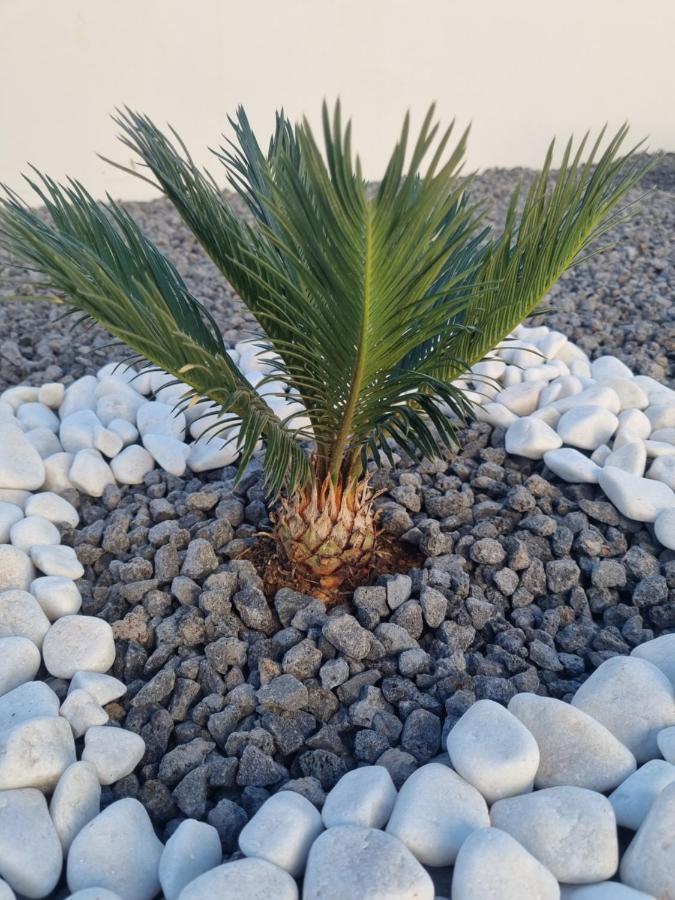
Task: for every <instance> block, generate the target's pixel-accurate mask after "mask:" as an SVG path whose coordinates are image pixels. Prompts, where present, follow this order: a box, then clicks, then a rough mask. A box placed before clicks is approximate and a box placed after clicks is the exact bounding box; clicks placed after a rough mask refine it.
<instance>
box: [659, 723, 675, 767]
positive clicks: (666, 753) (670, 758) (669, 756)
mask: <svg viewBox="0 0 675 900" xmlns="http://www.w3.org/2000/svg"><path fill="white" fill-rule="evenodd" d="M656 743H657V744H658V747H659V750H660V751H661V756H663V758H664V759H665V760H666V762H669V763H672V764H673V766H675V727H674V726H672V725H671V726H670V728H664V729H663V731H659V733H658V735H657V736H656Z"/></svg>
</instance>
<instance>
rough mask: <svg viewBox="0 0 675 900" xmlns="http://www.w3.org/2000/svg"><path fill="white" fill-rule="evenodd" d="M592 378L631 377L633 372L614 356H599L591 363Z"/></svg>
mask: <svg viewBox="0 0 675 900" xmlns="http://www.w3.org/2000/svg"><path fill="white" fill-rule="evenodd" d="M591 372H592V374H593V378H595V379H596V381H599V380H600V379H601V378H632V377H633V373H632V372H631V370H630V369H629V368H628V366H627V365H626V364H625V363H622V362H621V360H620V359H617V357H616V356H599V357H598V358H597V359H595V360H593V362H592V363H591Z"/></svg>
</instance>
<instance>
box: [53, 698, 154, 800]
mask: <svg viewBox="0 0 675 900" xmlns="http://www.w3.org/2000/svg"><path fill="white" fill-rule="evenodd" d="M83 693H86V691H83ZM69 696H71V697H72V696H73V694H71V695H69ZM144 753H145V741H144V740H143V738H142V737H141V736H140V735H138V734H135V733H134V732H133V731H126V730H125V729H123V728H114V727H112V726H109V727H106V726H105V725H94V726H93V727H91V728H89V729H88V731H87V733H86V734H85V736H84V750H83V751H82V759H83V760H85V761H86V762H90V763H91V764H92V765H93V766H94V768H95V769H96V774H97V775H98V780H99V781H100V782H101V784H114V782H116V781H119V780H120V778H125V777H126V776H127V775H130V774H131V773H132V772H133V771H134V769H135V768H136V766H137V765H138V764H139V762H140V761H141V759H143V754H144Z"/></svg>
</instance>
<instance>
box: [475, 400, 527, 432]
mask: <svg viewBox="0 0 675 900" xmlns="http://www.w3.org/2000/svg"><path fill="white" fill-rule="evenodd" d="M473 413H474V415H475V416H476V419H477V420H478V421H479V422H487V423H488V425H492V426H493V427H497V428H508V426H509V425H510V424H511V423H512V422H516V421H517V416H516V414H515V413H512V412H511V410H510V409H507V408H506V407H505V406H502V404H501V403H484V404H483V405H482V406H477V407H475V408H474V410H473Z"/></svg>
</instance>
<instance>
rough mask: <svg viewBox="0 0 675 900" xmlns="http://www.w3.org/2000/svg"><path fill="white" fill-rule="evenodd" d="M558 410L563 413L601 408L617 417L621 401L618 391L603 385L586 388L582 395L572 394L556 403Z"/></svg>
mask: <svg viewBox="0 0 675 900" xmlns="http://www.w3.org/2000/svg"><path fill="white" fill-rule="evenodd" d="M555 405H556V408H557V409H558V410H559V411H560V412H561V413H566V412H569V410H571V409H576V408H577V407H579V406H601V407H602V408H603V409H607V410H609V411H610V412H611V413H614V414H615V415H617V414H618V413H619V412H620V410H621V401H620V400H619V395H618V394H617V392H616V391H613V390H612V388H610V387H603V386H602V385H597V384H596V385H592V386H591V387H586V388H584V390H583V391H582V392H581V393H580V394H572V395H570V396H569V397H564V398H563V399H562V400H556V401H555Z"/></svg>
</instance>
